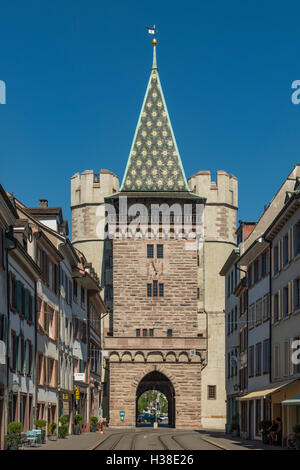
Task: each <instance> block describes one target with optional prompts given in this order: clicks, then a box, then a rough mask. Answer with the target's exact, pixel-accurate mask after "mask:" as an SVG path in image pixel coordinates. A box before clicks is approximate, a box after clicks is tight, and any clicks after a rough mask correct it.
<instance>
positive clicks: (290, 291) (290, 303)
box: [288, 281, 293, 315]
mask: <svg viewBox="0 0 300 470" xmlns="http://www.w3.org/2000/svg"><path fill="white" fill-rule="evenodd" d="M288 312H289V315H290V314H291V313H292V312H293V281H291V282H289V308H288Z"/></svg>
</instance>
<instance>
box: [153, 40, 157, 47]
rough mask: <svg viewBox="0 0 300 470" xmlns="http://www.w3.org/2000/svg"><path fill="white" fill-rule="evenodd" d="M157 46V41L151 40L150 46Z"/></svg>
mask: <svg viewBox="0 0 300 470" xmlns="http://www.w3.org/2000/svg"><path fill="white" fill-rule="evenodd" d="M156 45H157V40H156V39H155V38H153V39H152V46H153V47H155V46H156Z"/></svg>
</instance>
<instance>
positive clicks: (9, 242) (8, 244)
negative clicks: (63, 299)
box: [4, 225, 17, 434]
mask: <svg viewBox="0 0 300 470" xmlns="http://www.w3.org/2000/svg"><path fill="white" fill-rule="evenodd" d="M16 247H17V243H16V240H15V238H14V236H13V226H12V225H11V226H9V227H8V231H6V232H5V255H6V256H5V261H6V298H7V328H6V338H5V339H6V348H7V350H6V390H5V394H4V405H5V406H4V412H5V410H6V416H5V421H4V434H6V432H7V424H8V420H9V416H8V413H9V391H8V390H9V363H10V356H9V351H10V289H9V269H8V252H9V251H11V250H15V249H16Z"/></svg>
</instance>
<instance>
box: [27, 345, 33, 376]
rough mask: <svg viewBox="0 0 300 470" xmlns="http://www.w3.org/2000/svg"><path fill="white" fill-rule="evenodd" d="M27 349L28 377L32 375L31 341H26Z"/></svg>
mask: <svg viewBox="0 0 300 470" xmlns="http://www.w3.org/2000/svg"><path fill="white" fill-rule="evenodd" d="M28 349H29V353H28V356H29V357H28V374H30V375H33V374H32V371H33V355H32V343H31V341H28Z"/></svg>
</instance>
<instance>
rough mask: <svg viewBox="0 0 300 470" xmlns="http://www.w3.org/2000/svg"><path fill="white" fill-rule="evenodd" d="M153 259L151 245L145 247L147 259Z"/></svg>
mask: <svg viewBox="0 0 300 470" xmlns="http://www.w3.org/2000/svg"><path fill="white" fill-rule="evenodd" d="M153 257H154V249H153V245H147V258H153Z"/></svg>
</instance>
